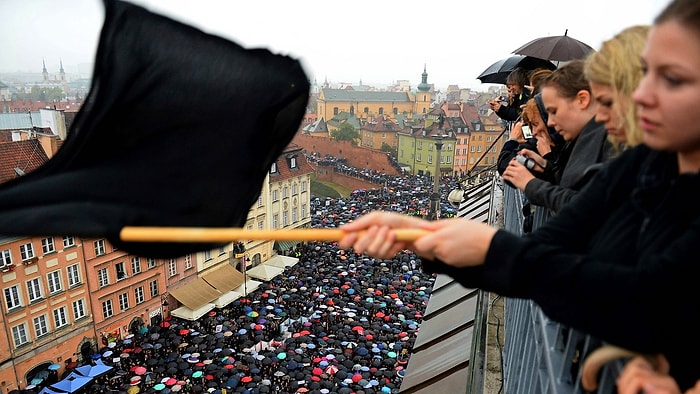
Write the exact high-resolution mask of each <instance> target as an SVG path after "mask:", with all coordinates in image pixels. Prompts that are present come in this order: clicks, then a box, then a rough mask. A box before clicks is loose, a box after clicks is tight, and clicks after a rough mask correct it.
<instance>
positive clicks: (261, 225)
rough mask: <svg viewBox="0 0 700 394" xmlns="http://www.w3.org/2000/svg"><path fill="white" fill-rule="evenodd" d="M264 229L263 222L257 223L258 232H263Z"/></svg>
mask: <svg viewBox="0 0 700 394" xmlns="http://www.w3.org/2000/svg"><path fill="white" fill-rule="evenodd" d="M264 228H265V222H263V221H262V220H259V221H258V230H263V229H264Z"/></svg>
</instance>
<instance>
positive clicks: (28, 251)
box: [19, 242, 34, 261]
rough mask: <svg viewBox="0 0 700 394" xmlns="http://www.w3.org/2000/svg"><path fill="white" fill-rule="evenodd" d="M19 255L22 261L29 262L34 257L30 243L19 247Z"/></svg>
mask: <svg viewBox="0 0 700 394" xmlns="http://www.w3.org/2000/svg"><path fill="white" fill-rule="evenodd" d="M19 253H20V255H21V256H22V261H25V260H29V259H31V258H32V257H34V246H32V243H31V242H30V243H28V244H24V245H20V246H19Z"/></svg>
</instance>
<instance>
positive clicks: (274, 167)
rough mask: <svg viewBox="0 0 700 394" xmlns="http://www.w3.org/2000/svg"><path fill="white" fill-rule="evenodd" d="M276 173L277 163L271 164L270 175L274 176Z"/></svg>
mask: <svg viewBox="0 0 700 394" xmlns="http://www.w3.org/2000/svg"><path fill="white" fill-rule="evenodd" d="M276 173H277V163H276V162H273V163H272V165H271V166H270V174H276Z"/></svg>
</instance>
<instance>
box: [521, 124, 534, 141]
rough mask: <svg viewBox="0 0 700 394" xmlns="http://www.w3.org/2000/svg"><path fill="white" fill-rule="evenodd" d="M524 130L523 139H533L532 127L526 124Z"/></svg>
mask: <svg viewBox="0 0 700 394" xmlns="http://www.w3.org/2000/svg"><path fill="white" fill-rule="evenodd" d="M522 130H523V137H525V138H532V130H530V126H528V125H526V124H524V125H523V127H522Z"/></svg>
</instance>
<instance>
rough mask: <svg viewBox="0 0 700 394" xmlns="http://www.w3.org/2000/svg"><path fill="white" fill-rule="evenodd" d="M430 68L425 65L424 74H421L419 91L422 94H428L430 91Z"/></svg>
mask: <svg viewBox="0 0 700 394" xmlns="http://www.w3.org/2000/svg"><path fill="white" fill-rule="evenodd" d="M427 70H428V67H427V65H425V64H424V65H423V74H421V76H422V78H421V82H420V83H419V84H418V90H420V91H421V92H427V91H429V90H430V85H428V71H427Z"/></svg>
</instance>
